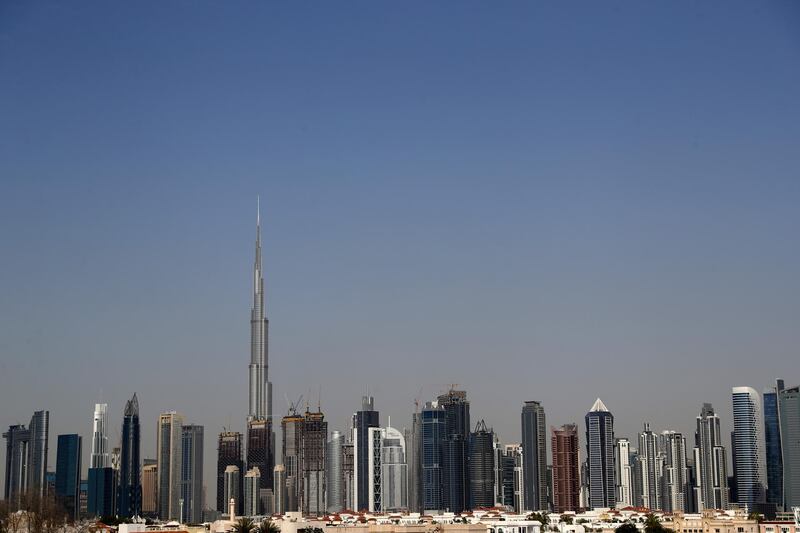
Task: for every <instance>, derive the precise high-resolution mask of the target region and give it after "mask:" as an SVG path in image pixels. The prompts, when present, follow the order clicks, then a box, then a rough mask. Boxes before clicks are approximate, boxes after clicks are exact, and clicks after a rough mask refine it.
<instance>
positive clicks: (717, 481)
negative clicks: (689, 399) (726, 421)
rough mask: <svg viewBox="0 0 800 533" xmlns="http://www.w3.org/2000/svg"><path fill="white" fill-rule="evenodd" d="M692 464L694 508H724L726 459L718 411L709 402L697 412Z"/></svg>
mask: <svg viewBox="0 0 800 533" xmlns="http://www.w3.org/2000/svg"><path fill="white" fill-rule="evenodd" d="M694 464H695V468H696V469H697V479H696V484H695V494H696V496H695V501H696V502H697V509H698V510H699V511H702V510H704V509H727V508H728V463H727V460H726V457H725V447H724V446H723V445H722V436H721V434H720V423H719V415H717V414H716V413H714V408H713V407H712V406H711V404H710V403H704V404H703V408H702V409H701V410H700V414H699V415H698V416H697V430H696V431H695V446H694Z"/></svg>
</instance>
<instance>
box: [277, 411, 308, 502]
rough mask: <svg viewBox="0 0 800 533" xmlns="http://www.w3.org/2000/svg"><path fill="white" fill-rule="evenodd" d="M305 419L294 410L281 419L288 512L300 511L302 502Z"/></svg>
mask: <svg viewBox="0 0 800 533" xmlns="http://www.w3.org/2000/svg"><path fill="white" fill-rule="evenodd" d="M303 422H304V420H303V417H302V416H300V415H299V414H298V413H297V412H296V411H295V410H294V409H291V410H290V412H289V413H288V414H287V415H286V416H284V417H283V418H282V419H281V434H282V435H283V446H282V448H283V453H282V457H283V466H284V469H285V471H284V473H285V475H286V507H285V509H286V511H287V512H295V511H299V510H300V505H301V504H302V500H301V498H300V489H301V488H302V486H303V480H302V471H301V470H302V469H301V447H302V445H303Z"/></svg>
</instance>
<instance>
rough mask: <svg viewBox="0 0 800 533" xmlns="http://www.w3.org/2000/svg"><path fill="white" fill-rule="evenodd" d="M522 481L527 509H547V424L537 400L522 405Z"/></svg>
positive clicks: (542, 409)
mask: <svg viewBox="0 0 800 533" xmlns="http://www.w3.org/2000/svg"><path fill="white" fill-rule="evenodd" d="M522 455H523V482H524V484H525V507H524V509H525V510H526V511H547V510H548V509H547V477H546V476H547V424H546V423H545V416H544V408H543V407H542V404H541V403H540V402H533V401H531V402H525V405H523V407H522Z"/></svg>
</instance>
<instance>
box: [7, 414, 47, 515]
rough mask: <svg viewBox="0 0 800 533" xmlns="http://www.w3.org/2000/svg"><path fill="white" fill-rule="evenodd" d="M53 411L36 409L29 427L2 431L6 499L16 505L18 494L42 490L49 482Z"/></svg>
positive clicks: (40, 491) (40, 492) (16, 426)
mask: <svg viewBox="0 0 800 533" xmlns="http://www.w3.org/2000/svg"><path fill="white" fill-rule="evenodd" d="M49 435H50V411H36V412H35V413H33V416H32V417H31V422H30V424H29V425H28V428H27V429H26V428H25V426H24V425H14V426H10V427H9V428H8V431H7V432H6V433H3V438H5V439H6V478H5V499H6V500H9V501H11V502H12V505H14V506H16V505H18V503H19V497H20V496H21V495H22V494H23V493H25V492H27V491H34V492H37V493H38V494H40V495H41V494H43V492H44V489H45V486H46V484H47V483H46V479H45V478H46V475H47V452H48V441H49Z"/></svg>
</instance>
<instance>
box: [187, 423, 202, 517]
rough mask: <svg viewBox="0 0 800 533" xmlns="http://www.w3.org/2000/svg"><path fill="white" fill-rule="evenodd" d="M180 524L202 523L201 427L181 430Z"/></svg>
mask: <svg viewBox="0 0 800 533" xmlns="http://www.w3.org/2000/svg"><path fill="white" fill-rule="evenodd" d="M181 499H182V500H183V507H182V511H183V516H182V517H181V522H188V523H190V524H199V523H201V522H202V521H203V507H204V505H203V504H204V503H205V502H204V501H203V426H198V425H186V426H183V427H182V429H181Z"/></svg>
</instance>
